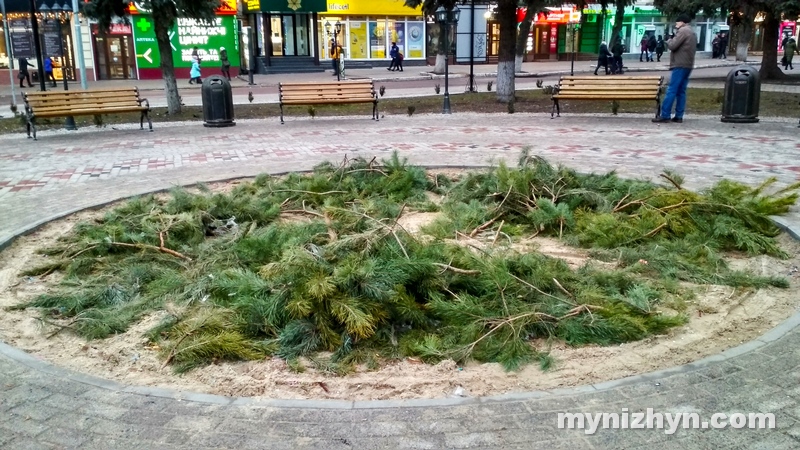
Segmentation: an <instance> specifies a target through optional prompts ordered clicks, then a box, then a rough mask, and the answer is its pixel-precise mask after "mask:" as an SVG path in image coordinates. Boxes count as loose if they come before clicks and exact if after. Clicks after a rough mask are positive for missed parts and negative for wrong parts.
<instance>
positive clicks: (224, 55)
mask: <svg viewBox="0 0 800 450" xmlns="http://www.w3.org/2000/svg"><path fill="white" fill-rule="evenodd" d="M219 62H220V63H222V76H223V77H225V78H227V79H228V81H231V62H230V60H229V59H228V51H227V50H225V47H220V48H219Z"/></svg>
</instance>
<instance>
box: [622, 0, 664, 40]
mask: <svg viewBox="0 0 800 450" xmlns="http://www.w3.org/2000/svg"><path fill="white" fill-rule="evenodd" d="M624 19H625V2H623V1H618V2H617V10H616V11H615V12H614V26H613V27H612V28H611V39H609V41H608V48H611V47H612V46H613V45H614V43H615V42H617V38H618V37H621V36H620V32H621V31H622V21H623V20H624ZM664 40H665V41H666V40H667V39H666V38H664ZM623 44H624V42H623ZM631 45H633V43H631ZM628 51H631V49H630V48H628Z"/></svg>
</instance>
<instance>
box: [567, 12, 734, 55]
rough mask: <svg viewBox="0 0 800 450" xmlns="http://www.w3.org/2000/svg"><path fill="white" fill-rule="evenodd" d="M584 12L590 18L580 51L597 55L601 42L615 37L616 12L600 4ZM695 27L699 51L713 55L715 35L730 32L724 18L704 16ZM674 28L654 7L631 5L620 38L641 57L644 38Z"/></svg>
mask: <svg viewBox="0 0 800 450" xmlns="http://www.w3.org/2000/svg"><path fill="white" fill-rule="evenodd" d="M582 12H583V14H584V15H586V19H585V23H584V26H583V28H582V31H583V38H584V39H583V40H582V41H581V45H580V47H579V49H580V52H585V53H596V52H597V50H598V49H599V48H600V42H601V41H606V42H608V41H609V39H610V38H611V30H612V28H613V27H614V20H615V18H614V10H613V9H611V8H609V9H606V10H605V11H603V10H602V8H601V6H600V5H599V4H591V5H588V6H587V7H586V8H584V9H583V11H582ZM692 26H693V27H694V31H695V34H696V35H697V51H699V52H710V51H711V50H712V41H713V40H714V36H715V34H716V33H718V32H720V31H726V30H727V29H728V28H727V25H726V22H725V19H724V18H719V17H706V16H703V15H698V16H697V17H696V18H695V20H693V21H692ZM674 27H675V22H674V20H673V19H672V18H670V17H667V16H665V15H664V14H663V13H662V12H661V11H659V10H658V9H657V8H655V7H654V6H645V5H643V6H630V7H627V8H626V9H625V15H624V16H623V22H622V31H621V32H620V35H621V37H622V43H623V44H624V45H625V46H626V48H627V49H628V53H632V54H639V43H640V42H641V41H642V38H643V37H645V36H650V35H654V36H656V37H658V36H663V37H665V38H666V36H668V35H669V34H670V33H671V32H672V30H673V29H674ZM610 44H611V43H610V42H609V45H610Z"/></svg>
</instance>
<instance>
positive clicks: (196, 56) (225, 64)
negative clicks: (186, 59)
mask: <svg viewBox="0 0 800 450" xmlns="http://www.w3.org/2000/svg"><path fill="white" fill-rule="evenodd" d="M202 61H203V60H202V59H200V51H199V50H198V48H197V47H194V48H193V49H192V68H191V69H190V70H189V77H190V78H189V84H195V83H197V84H201V83H202V82H203V79H202V78H201V76H200V75H201V73H200V63H201V62H202ZM219 62H220V63H221V64H222V67H221V70H222V76H223V77H225V78H227V79H228V81H231V61H230V60H229V59H228V51H227V50H225V47H220V48H219Z"/></svg>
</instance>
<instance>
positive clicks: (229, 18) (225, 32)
mask: <svg viewBox="0 0 800 450" xmlns="http://www.w3.org/2000/svg"><path fill="white" fill-rule="evenodd" d="M130 14H131V17H130V23H131V27H130V28H131V35H130V39H132V42H133V48H132V50H133V51H132V52H131V49H130V46H126V47H123V45H126V44H127V43H128V38H127V36H128V35H125V32H126V31H127V29H124V28H118V30H119V32H118V33H117V34H113V35H111V36H107V39H108V40H107V41H106V42H104V43H100V42H97V41H98V39H97V38H94V39H93V41H94V42H93V44H95V45H97V47H96V51H95V57H96V58H97V59H98V64H97V66H98V67H97V74H98V77H99V76H100V71H101V68H100V64H99V62H100V61H99V58H100V55H109V56H111V55H114V57H117V58H118V59H117V60H113V58H112V60H106V61H104V63H105V65H106V67H108V69H106V74H116V76H120V75H124V74H125V72H126V71H127V72H128V76H129V78H138V79H141V80H154V79H161V78H162V73H161V56H160V52H159V50H158V43H157V42H156V33H155V26H154V24H153V16H152V15H150V14H148V12H147V11H146V10H137V9H136V8H135V7H134V6H131V9H130ZM113 29H114V28H113V27H112V30H113ZM169 35H170V44H171V46H172V62H173V65H174V67H175V78H178V79H180V78H186V79H188V78H189V70H191V67H192V52H193V51H194V49H195V48H196V49H197V53H198V55H199V57H200V60H201V61H202V63H201V69H202V73H203V76H204V77H205V76H208V75H210V74H219V73H220V66H221V63H220V57H219V55H220V49H221V48H225V50H226V51H227V53H228V60H229V61H230V62H231V75H233V76H236V75H238V71H239V61H240V57H239V35H238V22H237V20H236V2H235V1H234V0H227V3H223V4H222V6H220V7H219V8H218V9H217V11H216V17H215V18H214V20H213V22H212V23H210V24H209V23H205V22H203V21H200V20H196V19H189V18H183V17H179V18H178V19H177V21H176V23H175V25H174V26H173V27H172V28H171V29H170V32H169ZM98 36H99V35H98ZM112 50H115V51H113V52H112ZM104 51H105V52H106V53H103V52H104ZM123 58H124V59H125V63H124V64H123V63H122V60H123ZM131 61H135V74H136V76H135V77H134V76H133V72H134V65H133V64H131ZM112 66H113V67H112ZM120 66H121V67H120Z"/></svg>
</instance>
